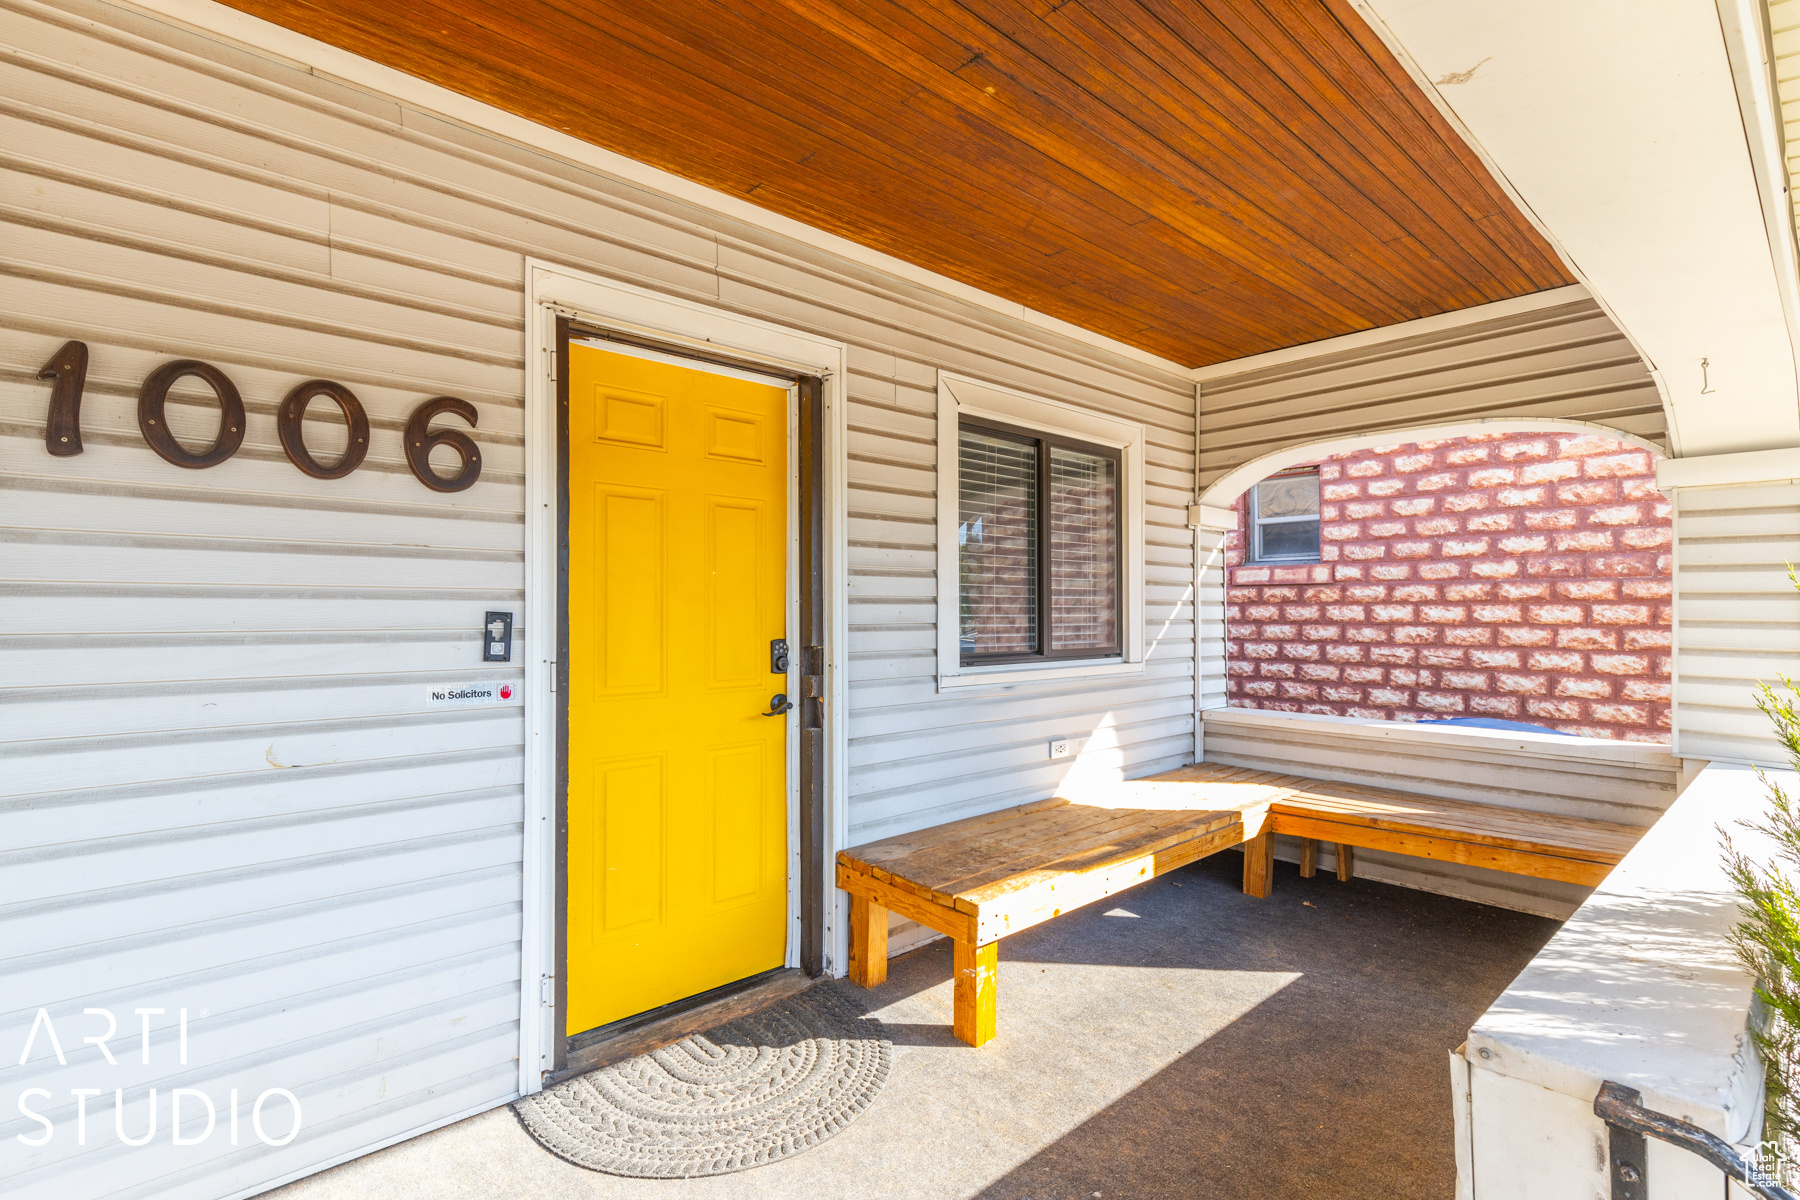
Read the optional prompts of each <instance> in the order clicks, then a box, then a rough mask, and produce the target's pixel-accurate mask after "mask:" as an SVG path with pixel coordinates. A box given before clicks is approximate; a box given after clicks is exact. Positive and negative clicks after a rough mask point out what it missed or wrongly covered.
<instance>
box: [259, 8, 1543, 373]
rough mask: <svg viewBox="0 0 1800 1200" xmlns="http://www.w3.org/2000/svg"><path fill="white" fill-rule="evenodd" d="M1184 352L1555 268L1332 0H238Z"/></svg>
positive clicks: (668, 166) (709, 181)
mask: <svg viewBox="0 0 1800 1200" xmlns="http://www.w3.org/2000/svg"><path fill="white" fill-rule="evenodd" d="M226 2H227V3H230V4H232V5H233V6H234V7H236V8H239V9H242V10H244V11H246V12H249V13H252V14H254V15H256V16H260V17H264V18H266V19H268V20H270V21H274V22H277V23H279V24H281V25H284V26H287V27H288V28H290V29H294V30H297V31H299V32H301V33H305V34H308V35H310V36H312V37H315V38H318V39H320V40H321V41H325V42H329V43H331V44H333V45H336V46H339V47H342V48H344V49H346V50H350V51H353V52H354V53H357V54H360V55H362V56H364V57H366V58H370V59H373V60H375V61H377V62H381V63H385V64H387V65H389V66H392V67H396V68H398V69H400V70H403V71H407V72H409V73H411V74H413V75H417V76H420V77H423V78H425V79H428V80H430V81H432V82H434V83H438V84H441V85H443V86H445V87H448V88H451V89H453V90H455V91H458V92H461V93H463V94H465V95H468V96H471V97H473V98H475V99H478V100H481V101H485V102H486V103H489V104H492V105H495V106H497V107H499V108H502V109H506V110H509V111H511V112H513V113H516V114H519V115H520V116H524V117H527V118H529V119H531V120H533V121H536V122H539V123H541V124H544V125H547V126H550V127H551V128H555V129H560V130H565V131H567V132H569V133H571V134H574V135H575V136H577V137H580V138H583V139H585V140H586V141H589V142H591V143H593V144H595V145H598V146H602V147H605V148H606V149H609V150H613V151H616V152H618V153H620V154H624V155H626V156H628V157H630V158H634V159H637V160H639V161H641V162H645V163H649V164H651V165H653V166H657V167H660V168H663V169H664V170H667V171H670V172H672V173H674V174H677V175H680V176H683V177H685V178H688V179H691V180H694V181H696V182H699V183H703V184H706V185H708V186H710V187H713V188H716V189H718V190H721V191H724V192H729V193H732V194H735V195H739V196H743V197H746V198H748V199H749V200H751V201H753V202H754V203H756V204H759V205H761V206H763V207H765V208H768V209H772V210H774V211H775V212H778V213H781V214H784V215H786V216H789V217H792V218H794V219H796V220H799V221H803V222H805V223H807V224H809V225H813V226H815V227H817V228H820V229H824V230H828V231H830V232H832V233H835V234H838V235H840V236H842V237H845V238H848V239H851V240H852V241H855V242H858V243H860V244H862V245H865V246H869V247H871V248H873V249H877V250H881V251H884V252H885V253H888V254H891V255H893V256H895V257H897V258H901V259H904V260H907V261H909V262H912V263H915V264H917V265H919V266H923V267H927V268H929V269H931V270H934V271H937V272H939V273H941V274H944V275H947V276H950V277H952V278H954V279H958V280H961V281H963V282H965V283H968V284H972V285H974V286H976V287H979V288H982V289H985V290H987V291H989V292H992V293H995V294H997V295H999V296H1003V297H1005V298H1007V299H1009V300H1013V301H1016V302H1018V303H1021V304H1024V305H1027V306H1028V307H1031V308H1035V309H1037V310H1039V311H1041V312H1044V313H1048V314H1050V315H1051V316H1054V317H1058V318H1061V319H1062V320H1065V321H1069V322H1072V323H1073V324H1076V325H1079V326H1082V327H1084V328H1087V329H1091V330H1094V331H1096V332H1099V333H1103V334H1107V335H1109V336H1111V337H1114V338H1116V339H1118V340H1119V341H1122V342H1126V343H1129V344H1131V345H1134V346H1138V347H1141V348H1143V349H1145V350H1149V351H1152V352H1154V353H1156V354H1160V355H1162V356H1164V357H1166V358H1170V359H1173V360H1175V361H1177V362H1180V363H1183V364H1186V365H1189V366H1204V365H1207V364H1211V363H1215V362H1221V361H1225V360H1228V359H1233V358H1239V357H1242V356H1245V355H1249V354H1256V353H1260V352H1262V351H1266V350H1274V349H1278V348H1281V347H1284V346H1291V345H1297V344H1300V343H1304V342H1310V341H1315V340H1318V339H1320V338H1326V337H1332V336H1335V335H1338V334H1344V333H1351V332H1354V331H1356V330H1360V329H1368V328H1372V327H1376V326H1381V325H1389V324H1393V323H1395V322H1399V321H1405V320H1409V319H1412V318H1415V317H1422V316H1428V315H1431V314H1433V313H1439V312H1446V311H1450V310H1453V309H1458V308H1466V307H1469V306H1471V305H1476V304H1482V303H1486V302H1488V301H1492V300H1501V299H1506V298H1508V297H1512V296H1519V295H1524V294H1526V293H1530V292H1535V291H1539V290H1542V289H1545V288H1551V287H1557V286H1561V285H1563V284H1567V283H1570V282H1572V280H1571V278H1570V277H1569V275H1568V274H1567V272H1566V271H1565V270H1564V268H1563V267H1562V265H1561V264H1560V262H1559V261H1558V260H1557V258H1556V256H1555V254H1554V253H1553V252H1552V251H1551V249H1550V248H1549V246H1548V245H1547V244H1546V243H1545V241H1544V239H1543V238H1542V237H1540V236H1539V235H1538V233H1537V232H1536V230H1534V229H1533V228H1532V227H1531V225H1530V224H1529V223H1528V222H1527V221H1526V220H1525V219H1524V217H1523V216H1522V215H1521V214H1520V213H1519V212H1518V210H1517V209H1516V208H1515V207H1514V206H1513V204H1512V202H1511V201H1510V200H1509V199H1508V198H1507V197H1506V195H1505V193H1504V192H1502V191H1501V190H1500V188H1499V187H1498V186H1497V185H1496V184H1495V182H1494V180H1493V179H1492V178H1491V177H1490V176H1489V174H1488V173H1487V171H1486V170H1485V168H1483V166H1482V165H1481V163H1480V161H1479V160H1478V159H1477V158H1476V157H1475V155H1474V154H1473V153H1472V152H1471V151H1470V150H1469V148H1468V147H1467V146H1466V145H1464V144H1463V142H1462V141H1461V140H1460V139H1459V138H1458V137H1457V136H1456V134H1455V133H1454V132H1453V131H1452V130H1451V129H1450V127H1449V126H1448V125H1447V124H1446V123H1445V122H1444V121H1443V119H1442V118H1441V117H1440V116H1439V115H1438V113H1437V111H1436V109H1435V108H1433V106H1432V105H1431V103H1430V101H1429V100H1427V99H1426V97H1425V96H1424V95H1423V93H1421V92H1420V90H1419V89H1418V88H1417V87H1416V86H1415V85H1414V84H1413V82H1412V81H1411V79H1409V78H1408V76H1407V74H1406V72H1405V71H1404V69H1402V67H1401V66H1400V64H1399V63H1398V62H1397V61H1395V59H1394V58H1393V56H1392V55H1391V54H1389V53H1388V51H1387V49H1386V47H1385V46H1383V44H1382V43H1381V41H1380V40H1379V39H1378V38H1377V37H1376V36H1375V34H1374V32H1373V31H1372V30H1370V29H1369V28H1368V26H1367V25H1366V24H1364V23H1363V21H1362V20H1361V19H1360V18H1359V17H1358V16H1357V15H1356V14H1355V12H1354V11H1353V10H1352V9H1351V8H1350V6H1349V4H1348V3H1346V2H1345V0H1061V2H1056V0H858V2H857V3H854V4H852V3H841V4H840V3H832V2H831V0H661V2H659V3H655V4H635V5H634V4H630V3H613V2H608V0H442V2H438V3H428V2H426V0H319V2H317V3H313V2H309V0H226Z"/></svg>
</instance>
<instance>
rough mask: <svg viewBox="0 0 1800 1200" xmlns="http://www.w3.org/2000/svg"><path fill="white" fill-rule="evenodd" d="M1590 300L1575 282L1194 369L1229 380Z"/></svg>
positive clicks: (1201, 379)
mask: <svg viewBox="0 0 1800 1200" xmlns="http://www.w3.org/2000/svg"><path fill="white" fill-rule="evenodd" d="M1592 299H1593V296H1592V294H1591V293H1589V291H1588V290H1587V288H1585V287H1583V286H1582V285H1581V284H1579V283H1572V284H1570V285H1568V286H1567V287H1559V288H1550V289H1549V290H1548V291H1542V292H1533V293H1532V294H1531V295H1529V296H1515V297H1514V298H1513V299H1511V300H1496V301H1494V302H1493V303H1492V304H1478V305H1476V306H1475V307H1473V308H1459V309H1456V310H1455V311H1454V312H1447V313H1438V314H1437V315H1436V316H1430V317H1420V318H1419V319H1418V320H1416V321H1402V322H1400V323H1399V324H1398V325H1383V326H1381V327H1380V328H1377V329H1363V330H1359V331H1358V332H1356V333H1346V334H1344V335H1342V336H1341V337H1333V338H1325V339H1323V340H1321V341H1317V342H1306V343H1304V344H1302V345H1299V346H1287V347H1284V348H1283V349H1280V350H1270V351H1269V352H1267V353H1266V354H1252V355H1251V356H1250V357H1248V358H1234V359H1232V360H1231V361H1230V362H1222V363H1214V364H1213V365H1211V366H1210V367H1195V368H1194V370H1193V372H1192V374H1193V377H1194V382H1195V383H1198V384H1206V383H1214V382H1217V381H1218V380H1221V379H1229V378H1231V377H1232V376H1234V375H1245V374H1248V373H1249V372H1251V371H1261V370H1264V369H1265V368H1268V367H1280V366H1285V365H1286V364H1288V363H1297V362H1306V361H1308V360H1309V359H1314V358H1323V357H1324V356H1326V355H1328V354H1342V353H1343V352H1345V351H1347V350H1366V349H1368V348H1369V347H1371V346H1381V345H1385V344H1386V343H1388V342H1398V341H1404V340H1405V339H1407V338H1412V337H1423V336H1425V335H1426V334H1432V333H1442V332H1443V331H1444V330H1446V329H1461V328H1462V327H1463V326H1465V325H1478V324H1480V323H1481V322H1483V321H1499V320H1504V319H1505V318H1507V317H1516V316H1520V315H1522V314H1524V313H1532V312H1539V311H1541V310H1543V309H1546V308H1557V307H1559V306H1561V305H1564V304H1579V303H1581V302H1582V301H1584V300H1592Z"/></svg>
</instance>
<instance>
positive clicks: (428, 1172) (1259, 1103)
mask: <svg viewBox="0 0 1800 1200" xmlns="http://www.w3.org/2000/svg"><path fill="white" fill-rule="evenodd" d="M1242 861H1243V860H1242V859H1241V858H1240V857H1239V856H1238V855H1236V854H1231V853H1226V854H1219V855H1215V856H1213V857H1212V858H1210V859H1207V860H1204V861H1202V862H1199V863H1195V864H1194V865H1192V866H1190V867H1187V868H1185V869H1183V870H1180V871H1176V872H1173V873H1171V874H1169V875H1167V876H1164V877H1163V878H1161V879H1158V880H1155V881H1152V882H1150V883H1148V884H1145V885H1143V886H1142V887H1139V888H1136V889H1134V890H1132V891H1129V892H1126V893H1124V894H1122V895H1120V896H1117V897H1114V900H1115V901H1117V902H1116V903H1111V902H1106V901H1102V902H1101V903H1099V904H1096V905H1092V906H1090V907H1089V908H1086V909H1083V910H1080V911H1078V912H1074V913H1070V914H1068V915H1066V916H1063V917H1061V918H1059V919H1057V920H1054V921H1051V922H1049V923H1048V924H1045V925H1040V926H1038V927H1037V928H1035V929H1032V930H1028V931H1026V932H1024V933H1021V934H1017V935H1015V936H1013V937H1010V938H1007V939H1006V940H1005V941H1003V942H1001V944H1000V984H999V995H1000V1036H999V1038H998V1039H997V1040H996V1041H995V1042H993V1043H991V1044H990V1045H988V1046H986V1047H984V1048H982V1049H980V1050H973V1049H970V1048H969V1047H967V1046H964V1045H963V1044H962V1043H960V1042H958V1041H956V1040H955V1039H954V1038H952V1037H951V1035H950V945H949V943H948V942H942V941H940V942H937V943H934V944H932V945H929V946H924V947H921V948H919V949H917V950H915V951H912V952H911V953H909V954H906V955H903V956H901V957H899V958H896V959H895V960H893V962H892V964H891V966H890V973H889V977H888V982H887V984H886V985H884V986H883V987H881V988H879V989H877V990H875V991H872V992H866V993H865V992H861V991H859V990H858V989H855V988H854V987H852V986H851V985H850V984H849V983H847V982H845V981H837V982H833V983H828V984H823V985H820V986H828V987H841V988H847V989H849V990H850V991H851V992H852V993H854V994H856V995H857V996H859V997H860V998H861V999H862V1000H863V1002H864V1003H865V1005H866V1006H867V1007H868V1008H869V1010H870V1011H871V1012H872V1013H873V1014H874V1015H875V1016H878V1017H879V1018H880V1019H881V1020H882V1021H883V1022H885V1023H886V1024H887V1027H888V1031H889V1033H890V1035H891V1036H892V1037H893V1040H894V1068H893V1073H892V1075H891V1077H890V1078H889V1081H888V1085H887V1088H886V1090H885V1091H884V1092H883V1093H882V1094H881V1096H880V1097H879V1099H877V1101H876V1102H875V1103H874V1105H872V1106H871V1107H870V1108H869V1110H868V1111H866V1112H865V1113H864V1114H863V1115H862V1116H861V1117H860V1118H858V1119H857V1121H856V1122H855V1123H854V1124H853V1125H851V1126H850V1127H849V1128H848V1129H847V1130H845V1131H844V1132H843V1133H840V1134H839V1135H838V1136H837V1137H835V1138H833V1139H832V1140H830V1141H828V1142H826V1143H824V1144H823V1145H821V1146H818V1147H816V1148H814V1149H813V1150H811V1151H809V1152H808V1153H805V1154H802V1155H800V1156H798V1157H796V1158H792V1159H788V1160H786V1161H784V1162H779V1163H775V1164H772V1165H770V1166H766V1167H760V1168H757V1169H754V1170H751V1171H746V1172H743V1173H740V1174H736V1175H724V1176H717V1177H714V1178H710V1179H700V1180H691V1181H664V1180H641V1179H620V1178H615V1177H612V1176H607V1175H600V1174H596V1173H594V1172H590V1171H585V1170H583V1169H581V1168H579V1167H575V1166H571V1165H569V1164H568V1163H565V1162H563V1161H562V1160H560V1159H558V1158H555V1157H554V1156H552V1155H551V1154H549V1153H548V1152H546V1151H544V1150H543V1149H541V1148H540V1147H539V1146H538V1145H537V1143H535V1142H534V1141H532V1140H531V1138H530V1137H529V1136H528V1135H527V1134H526V1133H525V1132H524V1130H523V1129H522V1128H521V1127H520V1125H519V1123H518V1121H517V1119H516V1118H515V1117H514V1116H513V1114H512V1111H511V1109H509V1108H501V1109H497V1110H495V1111H493V1112H489V1113H485V1114H483V1115H481V1116H478V1117H473V1118H471V1119H469V1120H466V1121H463V1122H460V1123H458V1124H456V1125H453V1126H449V1127H447V1128H445V1129H441V1130H439V1131H437V1132H435V1133H432V1134H428V1135H426V1136H424V1137H420V1138H415V1139H413V1140H412V1141H410V1142H405V1143H402V1144H400V1145H398V1146H394V1147H391V1148H389V1149H387V1150H384V1151H381V1152H380V1153H378V1154H374V1155H370V1156H368V1157H366V1158H362V1159H358V1160H356V1161H354V1162H351V1163H347V1164H345V1165H344V1166H341V1167H338V1168H336V1169H334V1170H332V1171H327V1172H324V1173H323V1174H320V1175H315V1176H313V1177H311V1178H309V1179H305V1180H302V1181H300V1182H298V1183H294V1184H291V1185H289V1186H288V1187H286V1188H283V1189H281V1190H280V1191H277V1192H275V1193H272V1195H273V1196H276V1197H279V1198H280V1200H364V1198H365V1197H368V1196H377V1195H379V1196H385V1197H390V1198H405V1197H414V1196H417V1197H431V1198H432V1200H461V1198H464V1197H470V1198H473V1197H482V1198H488V1197H557V1198H561V1197H583V1198H585V1197H594V1198H596V1200H601V1198H604V1200H612V1198H615V1197H616V1198H619V1200H714V1198H722V1197H734V1198H735V1197H745V1198H750V1197H754V1198H757V1200H801V1198H805V1200H817V1197H820V1196H843V1197H851V1196H856V1197H861V1196H872V1197H883V1198H886V1197H907V1198H911V1197H918V1198H921V1200H926V1198H929V1200H937V1198H939V1197H945V1198H948V1197H959V1198H960V1197H972V1198H979V1200H1091V1198H1092V1197H1095V1196H1100V1197H1103V1198H1111V1197H1117V1198H1119V1200H1160V1198H1164V1197H1168V1198H1180V1200H1189V1198H1194V1197H1207V1198H1213V1197H1217V1198H1219V1200H1250V1198H1252V1197H1277V1196H1306V1195H1320V1196H1331V1197H1334V1200H1363V1198H1367V1200H1412V1198H1415V1197H1416V1198H1419V1200H1449V1197H1451V1196H1452V1194H1453V1193H1454V1190H1455V1165H1454V1161H1453V1158H1452V1146H1451V1125H1450V1086H1449V1068H1448V1065H1447V1053H1448V1051H1449V1050H1450V1049H1452V1048H1453V1047H1455V1046H1456V1045H1457V1044H1458V1043H1459V1042H1461V1041H1462V1039H1463V1036H1464V1034H1465V1033H1466V1032H1467V1030H1468V1028H1469V1025H1470V1024H1471V1023H1472V1022H1473V1021H1474V1020H1475V1018H1476V1017H1478V1016H1479V1015H1480V1014H1481V1013H1482V1011H1484V1010H1485V1009H1486V1007H1487V1006H1488V1005H1489V1004H1490V1003H1491V1002H1492V1001H1493V999H1494V997H1496V996H1497V995H1499V993H1500V992H1501V991H1502V990H1503V989H1504V988H1505V986H1506V985H1507V984H1508V983H1509V982H1511V980H1512V978H1513V976H1514V975H1515V974H1517V973H1518V971H1519V970H1520V969H1521V968H1522V967H1523V966H1524V965H1525V963H1526V962H1527V961H1528V960H1529V959H1530V958H1531V956H1532V955H1533V954H1534V953H1536V952H1537V950H1538V949H1539V948H1540V947H1541V946H1542V945H1543V944H1544V942H1545V941H1547V940H1548V939H1549V937H1550V935H1551V933H1553V932H1554V931H1555V929H1556V925H1557V923H1556V922H1554V921H1550V920H1545V919H1543V918H1539V917H1529V916H1524V915H1522V914H1519V913H1513V912H1508V911H1505V910H1502V909H1496V908H1488V907H1485V906H1482V905H1478V904H1471V903H1467V902H1464V901H1460V900H1452V899H1448V898H1446V897H1442V896H1435V895H1430V894H1427V893H1423V892H1415V891H1409V890H1406V889H1404V888H1398V887H1392V886H1389V885H1386V884H1380V883H1373V882H1368V881H1363V880H1356V881H1353V882H1351V883H1348V884H1341V883H1339V882H1338V881H1337V880H1336V878H1335V877H1330V876H1327V875H1326V874H1324V873H1321V874H1320V875H1319V876H1318V877H1317V878H1314V879H1311V880H1303V879H1301V878H1300V877H1299V874H1298V872H1297V869H1296V868H1295V867H1293V866H1291V865H1289V864H1286V863H1280V864H1277V867H1276V887H1275V894H1274V895H1273V896H1272V897H1271V898H1270V899H1268V900H1265V901H1258V900H1253V899H1250V898H1249V897H1246V896H1244V895H1243V894H1242V893H1241V892H1240V891H1239V890H1238V882H1239V874H1240V870H1241V864H1242Z"/></svg>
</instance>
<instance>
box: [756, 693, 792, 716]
mask: <svg viewBox="0 0 1800 1200" xmlns="http://www.w3.org/2000/svg"><path fill="white" fill-rule="evenodd" d="M793 711H794V702H793V701H792V700H789V699H788V698H787V693H786V692H776V693H775V694H774V695H773V696H770V697H769V711H768V712H766V713H764V714H763V716H765V717H779V716H781V715H782V714H783V713H790V712H793Z"/></svg>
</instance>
